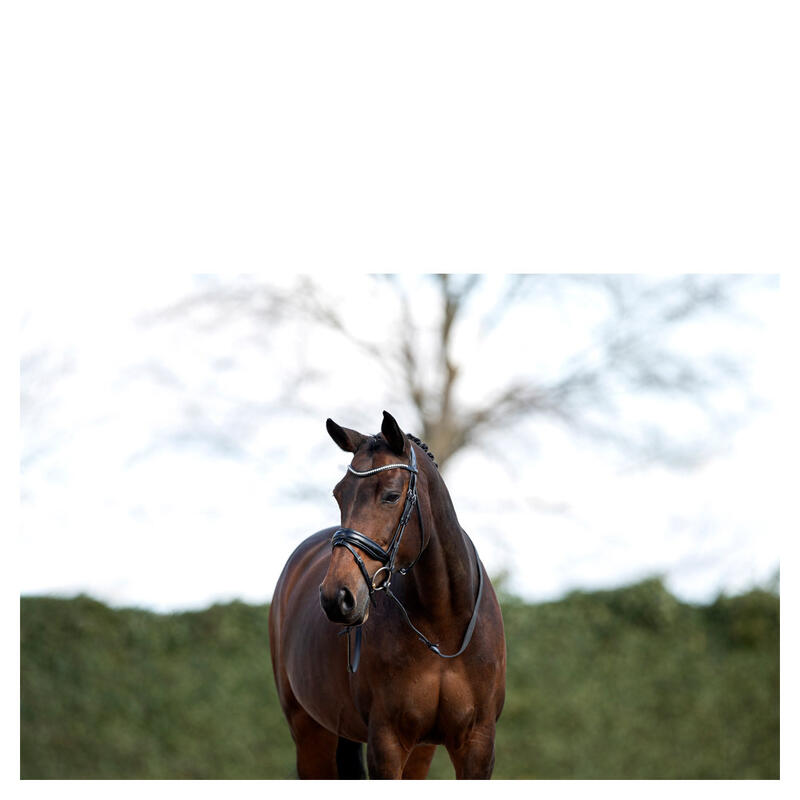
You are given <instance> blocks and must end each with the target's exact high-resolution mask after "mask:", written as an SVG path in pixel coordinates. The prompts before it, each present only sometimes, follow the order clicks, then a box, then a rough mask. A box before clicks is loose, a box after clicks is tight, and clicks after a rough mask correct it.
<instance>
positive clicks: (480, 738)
mask: <svg viewBox="0 0 800 800" xmlns="http://www.w3.org/2000/svg"><path fill="white" fill-rule="evenodd" d="M494 731H495V728H494V723H492V724H491V725H480V726H478V725H476V726H475V727H474V728H473V729H472V730H471V731H470V733H469V736H467V738H466V739H465V740H463V742H461V743H460V744H459V745H457V746H454V745H447V752H448V754H449V755H450V760H451V761H452V762H453V766H454V767H455V770H456V778H457V779H459V780H462V779H465V778H472V779H481V778H483V779H488V778H491V777H492V770H493V769H494Z"/></svg>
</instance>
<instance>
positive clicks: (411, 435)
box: [406, 433, 439, 469]
mask: <svg viewBox="0 0 800 800" xmlns="http://www.w3.org/2000/svg"><path fill="white" fill-rule="evenodd" d="M406 438H407V439H410V440H411V441H412V442H414V444H418V445H419V446H420V447H421V448H422V449H423V450H424V451H425V452H426V453H427V454H428V458H429V459H430V460H431V461H433V466H434V467H436V469H439V465H438V464H437V463H436V457H435V456H434V455H433V453H431V451H430V450H429V449H428V445H426V444H425V442H423V441H422V439H419V438H418V437H416V436H414V435H413V434H411V433H407V434H406Z"/></svg>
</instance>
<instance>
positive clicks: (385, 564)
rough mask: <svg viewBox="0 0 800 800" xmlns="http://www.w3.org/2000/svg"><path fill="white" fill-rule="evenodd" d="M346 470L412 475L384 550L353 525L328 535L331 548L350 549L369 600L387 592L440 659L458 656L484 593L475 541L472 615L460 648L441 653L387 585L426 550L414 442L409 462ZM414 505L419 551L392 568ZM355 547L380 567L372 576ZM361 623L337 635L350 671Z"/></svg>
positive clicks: (359, 475)
mask: <svg viewBox="0 0 800 800" xmlns="http://www.w3.org/2000/svg"><path fill="white" fill-rule="evenodd" d="M347 469H348V471H349V472H350V473H351V474H352V475H355V476H356V477H357V478H365V477H367V476H368V475H375V474H376V473H378V472H384V471H385V470H389V469H404V470H407V471H408V472H410V473H411V476H410V477H409V479H408V489H407V491H406V501H405V505H404V506H403V511H402V513H401V514H400V519H399V520H398V523H397V528H396V529H395V532H394V535H393V536H392V540H391V542H389V546H388V547H387V548H386V549H384V548H383V547H381V545H379V544H378V543H377V542H375V541H373V540H372V539H370V538H369V537H368V536H365V535H364V534H363V533H359V532H358V531H356V530H353V529H352V528H337V529H336V530H335V531H334V533H333V536H332V537H331V549H333V548H334V547H345V548H347V549H348V550H349V551H350V553H351V555H352V556H353V558H354V560H355V562H356V564H357V565H358V568H359V569H360V570H361V574H362V575H363V576H364V580H365V581H366V584H367V589H368V590H369V599H370V602H372V598H373V595H374V594H375V592H386V595H387V596H388V597H390V598H391V599H392V600H393V601H394V602H395V603H396V604H397V606H398V607H399V608H400V611H402V613H403V619H404V620H405V621H406V623H407V624H408V625H409V627H410V628H411V630H413V631H414V633H416V635H417V637H418V638H419V640H420V641H421V642H422V643H423V644H424V645H426V646H427V647H428V648H429V649H430V650H432V651H433V652H434V653H436V655H437V656H439V657H440V658H455V657H456V656H460V655H461V654H462V653H463V652H464V650H466V649H467V645H468V644H469V643H470V640H471V639H472V634H473V632H474V631H475V625H476V623H477V621H478V609H479V608H480V604H481V597H482V596H483V569H482V567H481V562H480V558H478V551H477V549H476V548H475V543H474V542H472V540H470V544H472V549H473V552H474V553H475V564H476V566H477V568H478V595H477V597H476V599H475V609H474V611H473V612H472V617H471V619H470V621H469V624H468V625H467V630H466V632H465V634H464V640H463V641H462V643H461V647H460V648H459V649H458V651H457V652H455V653H450V654H447V653H443V652H442V651H441V650H440V649H439V645H438V644H434V643H433V642H432V641H431V640H430V639H428V637H427V636H425V634H424V633H422V631H420V630H419V628H417V627H416V626H415V625H414V623H413V622H412V621H411V618H410V617H409V616H408V612H407V611H406V609H405V607H404V606H403V604H402V603H401V602H400V600H398V599H397V596H396V595H395V594H394V592H392V590H391V589H390V588H389V586H390V584H391V582H392V576H393V575H394V573H395V572H399V573H400V574H401V575H405V574H407V573H408V571H409V570H410V569H411V568H412V567H413V566H414V564H416V563H417V561H419V558H420V556H421V555H422V553H423V552H424V550H425V528H424V523H423V521H422V511H421V510H420V506H419V498H418V496H417V475H418V474H419V468H418V467H417V457H416V455H415V454H414V446H413V444H412V445H411V458H410V460H409V463H408V464H387V465H385V466H383V467H376V468H375V469H369V470H366V471H364V472H357V471H356V470H354V469H353V468H352V467H351V466H349V465H348V467H347ZM414 507H416V509H417V519H418V520H419V553H417V555H416V556H415V557H414V560H413V561H412V562H411V563H410V564H408V565H407V566H405V567H400V568H395V559H396V557H397V551H398V550H399V549H400V541H401V540H402V538H403V532H404V531H405V529H406V525H408V521H409V520H410V519H411V514H412V513H413V510H414ZM355 548H358V549H360V550H362V551H363V552H364V553H366V554H367V555H368V556H369V557H370V558H372V559H374V560H375V561H378V562H380V564H381V566H380V567H378V569H377V570H375V572H374V573H373V575H372V576H370V574H369V572H368V570H367V565H366V564H365V563H364V559H362V558H361V556H360V555H359V554H358V553H357V552H356V550H355ZM381 573H386V574H385V577H383V578H382V579H380V582H378V578H379V576H380V575H381ZM362 625H363V623H361V624H359V625H348V626H347V627H346V628H344V630H342V632H341V633H340V634H339V635H340V636H343V635H347V669H348V671H349V672H355V671H356V670H357V669H358V662H359V659H360V656H361V626H362ZM353 628H355V631H356V643H355V655H354V656H353V658H352V659H351V657H350V631H351V630H352V629H353Z"/></svg>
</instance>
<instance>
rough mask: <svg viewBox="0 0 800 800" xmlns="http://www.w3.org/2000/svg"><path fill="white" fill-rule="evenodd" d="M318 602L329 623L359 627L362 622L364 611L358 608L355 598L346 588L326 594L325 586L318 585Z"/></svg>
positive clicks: (342, 587)
mask: <svg viewBox="0 0 800 800" xmlns="http://www.w3.org/2000/svg"><path fill="white" fill-rule="evenodd" d="M319 602H320V605H321V606H322V610H323V611H324V612H325V613H326V614H327V616H328V619H329V620H330V621H331V622H338V623H341V624H343V625H359V624H360V623H361V622H363V621H364V610H365V609H363V608H358V605H359V603H358V601H357V599H356V597H355V596H354V595H353V593H352V592H351V591H350V589H348V588H347V587H346V586H341V587H339V588H338V589H337V590H336V591H335V592H326V591H325V584H322V585H320V587H319ZM362 605H365V604H362Z"/></svg>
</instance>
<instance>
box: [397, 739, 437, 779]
mask: <svg viewBox="0 0 800 800" xmlns="http://www.w3.org/2000/svg"><path fill="white" fill-rule="evenodd" d="M435 752H436V745H435V744H418V745H417V746H416V747H415V748H414V749H413V750H412V751H411V755H409V757H408V761H406V765H405V767H403V780H409V779H411V780H423V779H425V778H427V777H428V770H429V769H430V768H431V761H433V755H434V753H435Z"/></svg>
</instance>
